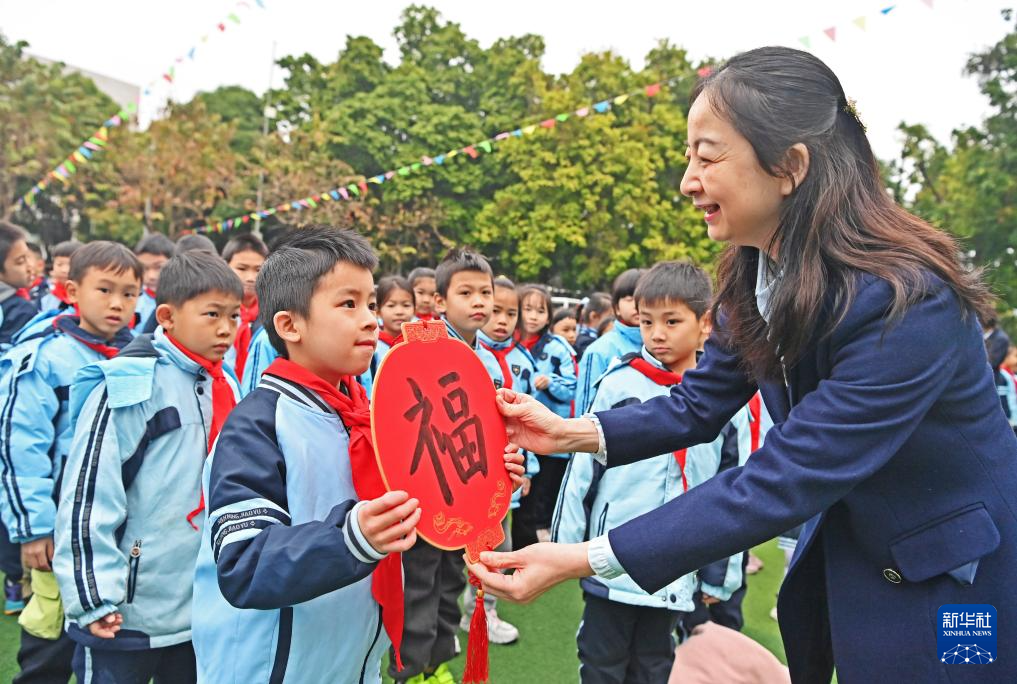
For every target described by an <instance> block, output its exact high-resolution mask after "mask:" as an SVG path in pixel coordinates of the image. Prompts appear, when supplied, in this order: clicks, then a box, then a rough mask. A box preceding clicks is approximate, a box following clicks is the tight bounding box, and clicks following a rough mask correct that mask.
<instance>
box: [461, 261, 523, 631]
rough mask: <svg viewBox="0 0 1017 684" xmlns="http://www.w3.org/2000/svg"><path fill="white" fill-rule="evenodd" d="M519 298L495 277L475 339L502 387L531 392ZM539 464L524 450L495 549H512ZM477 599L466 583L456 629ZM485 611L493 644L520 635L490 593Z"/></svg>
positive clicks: (511, 286) (466, 621) (507, 283)
mask: <svg viewBox="0 0 1017 684" xmlns="http://www.w3.org/2000/svg"><path fill="white" fill-rule="evenodd" d="M519 300H520V297H519V292H518V290H516V286H515V283H513V282H512V281H511V280H509V279H508V278H505V277H504V276H501V277H498V278H495V280H494V308H493V309H492V313H491V319H490V320H489V321H488V322H487V324H486V325H485V326H484V327H483V328H482V329H481V330H480V332H478V333H477V339H479V340H480V344H481V346H482V347H483V348H484V349H486V350H488V351H489V352H491V353H492V354H494V356H495V358H496V359H497V360H498V365H499V366H500V368H501V373H502V377H503V378H504V383H505V384H504V387H507V388H509V389H513V390H515V391H517V392H522V393H524V394H533V393H534V391H535V390H534V387H533V381H534V380H535V379H536V377H537V376H536V369H537V367H536V364H535V363H534V362H533V357H532V356H530V352H529V351H527V350H526V347H524V346H523V345H522V344H521V343H520V342H519V341H518V340H517V339H516V335H517V331H518V327H519ZM539 467H540V466H539V465H538V462H537V457H536V455H535V454H532V453H529V452H527V453H526V482H525V484H524V485H523V488H522V489H521V490H519V491H518V492H516V493H515V494H513V495H512V501H511V503H510V504H509V508H510V510H512V511H514V512H513V514H512V516H511V517H512V521H513V522H512V529H510V528H509V518H508V517H506V518H505V520H503V521H502V529H503V530H504V532H505V541H504V542H502V543H501V545H499V546H498V548H497V549H495V550H496V551H511V550H512V537H513V534H514V529H515V526H516V514H515V512H516V511H518V510H519V506H520V501H521V500H522V499H523V498H524V497H526V496H528V495H529V493H530V483H531V482H532V480H533V478H534V477H535V476H536V475H537V473H538V471H539ZM476 598H477V591H476V588H475V587H474V586H473V585H472V584H467V585H466V592H465V593H464V594H463V617H462V619H460V621H459V629H461V630H463V631H464V632H468V631H469V630H470V620H471V619H472V618H473V611H474V609H475V607H476ZM484 610H485V612H486V613H487V634H488V641H490V642H491V643H493V644H511V643H512V642H514V641H516V640H517V639H518V638H519V630H518V629H517V628H516V627H515V626H514V625H512V624H510V623H508V622H506V621H504V620H502V619H501V618H500V617H499V616H498V610H497V601H496V599H495V597H494V596H492V595H491V594H485V595H484Z"/></svg>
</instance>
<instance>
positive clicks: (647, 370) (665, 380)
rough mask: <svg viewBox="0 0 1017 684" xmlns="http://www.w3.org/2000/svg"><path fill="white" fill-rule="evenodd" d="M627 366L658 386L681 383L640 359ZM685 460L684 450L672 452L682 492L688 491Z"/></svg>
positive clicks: (676, 378)
mask: <svg viewBox="0 0 1017 684" xmlns="http://www.w3.org/2000/svg"><path fill="white" fill-rule="evenodd" d="M629 365H630V366H632V367H633V368H635V369H636V370H637V371H639V372H640V373H642V374H643V375H645V376H646V377H648V378H649V379H650V380H653V381H654V382H655V383H657V384H658V385H663V386H665V387H669V386H671V385H677V384H678V383H679V382H681V381H682V376H680V375H678V374H677V373H672V372H671V371H668V370H664V369H663V368H657V367H656V366H654V365H653V364H652V363H650V362H649V361H647V360H646V359H642V358H636V359H632V361H631V362H630V363H629ZM685 458H686V450H685V449H679V450H678V451H676V452H674V460H675V461H677V462H678V468H679V470H681V472H682V491H685V492H687V491H689V481H688V479H687V478H686V477H685Z"/></svg>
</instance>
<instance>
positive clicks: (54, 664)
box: [12, 630, 85, 684]
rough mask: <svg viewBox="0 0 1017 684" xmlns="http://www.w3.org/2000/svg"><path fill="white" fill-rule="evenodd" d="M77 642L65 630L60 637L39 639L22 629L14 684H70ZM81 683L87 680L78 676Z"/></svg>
mask: <svg viewBox="0 0 1017 684" xmlns="http://www.w3.org/2000/svg"><path fill="white" fill-rule="evenodd" d="M73 656H74V642H73V641H71V639H70V637H68V636H67V634H66V633H63V634H61V635H60V638H59V639H55V640H50V639H40V638H39V637H37V636H32V635H31V634H29V633H28V632H26V631H25V630H21V648H19V649H18V667H20V668H21V672H19V673H18V674H17V675H15V676H14V679H13V680H12V684H67V682H69V681H70V679H71V658H72V657H73ZM78 681H79V682H83V681H85V680H83V679H81V678H80V677H78Z"/></svg>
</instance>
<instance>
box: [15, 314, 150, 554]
mask: <svg viewBox="0 0 1017 684" xmlns="http://www.w3.org/2000/svg"><path fill="white" fill-rule="evenodd" d="M131 339H133V338H132V336H131V333H130V332H129V331H128V330H127V328H124V329H123V330H121V331H120V332H119V333H118V334H117V335H116V337H115V338H114V340H113V341H112V342H107V341H106V340H103V339H99V338H97V337H95V336H93V335H90V334H89V333H87V332H85V331H84V330H82V329H81V327H80V325H79V320H78V318H77V316H62V317H60V318H59V319H58V320H54V318H52V317H50V318H47V319H46V321H45V325H44V326H42V327H41V329H40V330H39V331H38V332H37V334H35V335H34V336H32V338H31V339H29V340H27V341H25V342H23V343H21V344H19V345H17V346H15V347H13V348H12V349H11V350H10V351H8V352H7V354H5V355H4V357H3V359H0V378H2V379H0V465H2V469H0V481H2V484H3V488H2V489H3V491H2V495H0V512H2V515H3V522H4V525H5V526H6V527H7V530H8V533H9V534H10V538H11V541H12V542H14V543H15V544H24V543H25V542H30V541H33V540H35V539H42V538H45V537H52V536H53V527H54V524H55V522H56V509H57V505H56V504H57V496H58V494H59V490H60V480H61V476H62V475H63V472H64V462H65V461H66V460H67V453H68V451H69V450H70V446H71V438H72V437H73V435H74V429H73V425H72V423H71V420H70V414H69V412H68V399H69V396H70V387H71V383H72V382H73V380H74V376H75V374H76V373H77V372H78V371H79V370H81V368H83V367H84V366H87V365H88V364H90V363H94V362H96V361H100V360H103V359H105V358H106V357H105V356H103V355H102V354H100V353H99V352H97V351H95V350H94V349H91V348H90V347H88V346H86V345H85V344H84V343H82V342H81V341H80V340H85V341H87V342H89V343H92V344H108V345H110V346H113V347H123V346H124V345H126V344H127V343H128V342H130V341H131Z"/></svg>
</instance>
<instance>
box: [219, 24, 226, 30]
mask: <svg viewBox="0 0 1017 684" xmlns="http://www.w3.org/2000/svg"><path fill="white" fill-rule="evenodd" d="M217 26H218V27H219V30H220V31H225V30H226V24H217Z"/></svg>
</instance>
